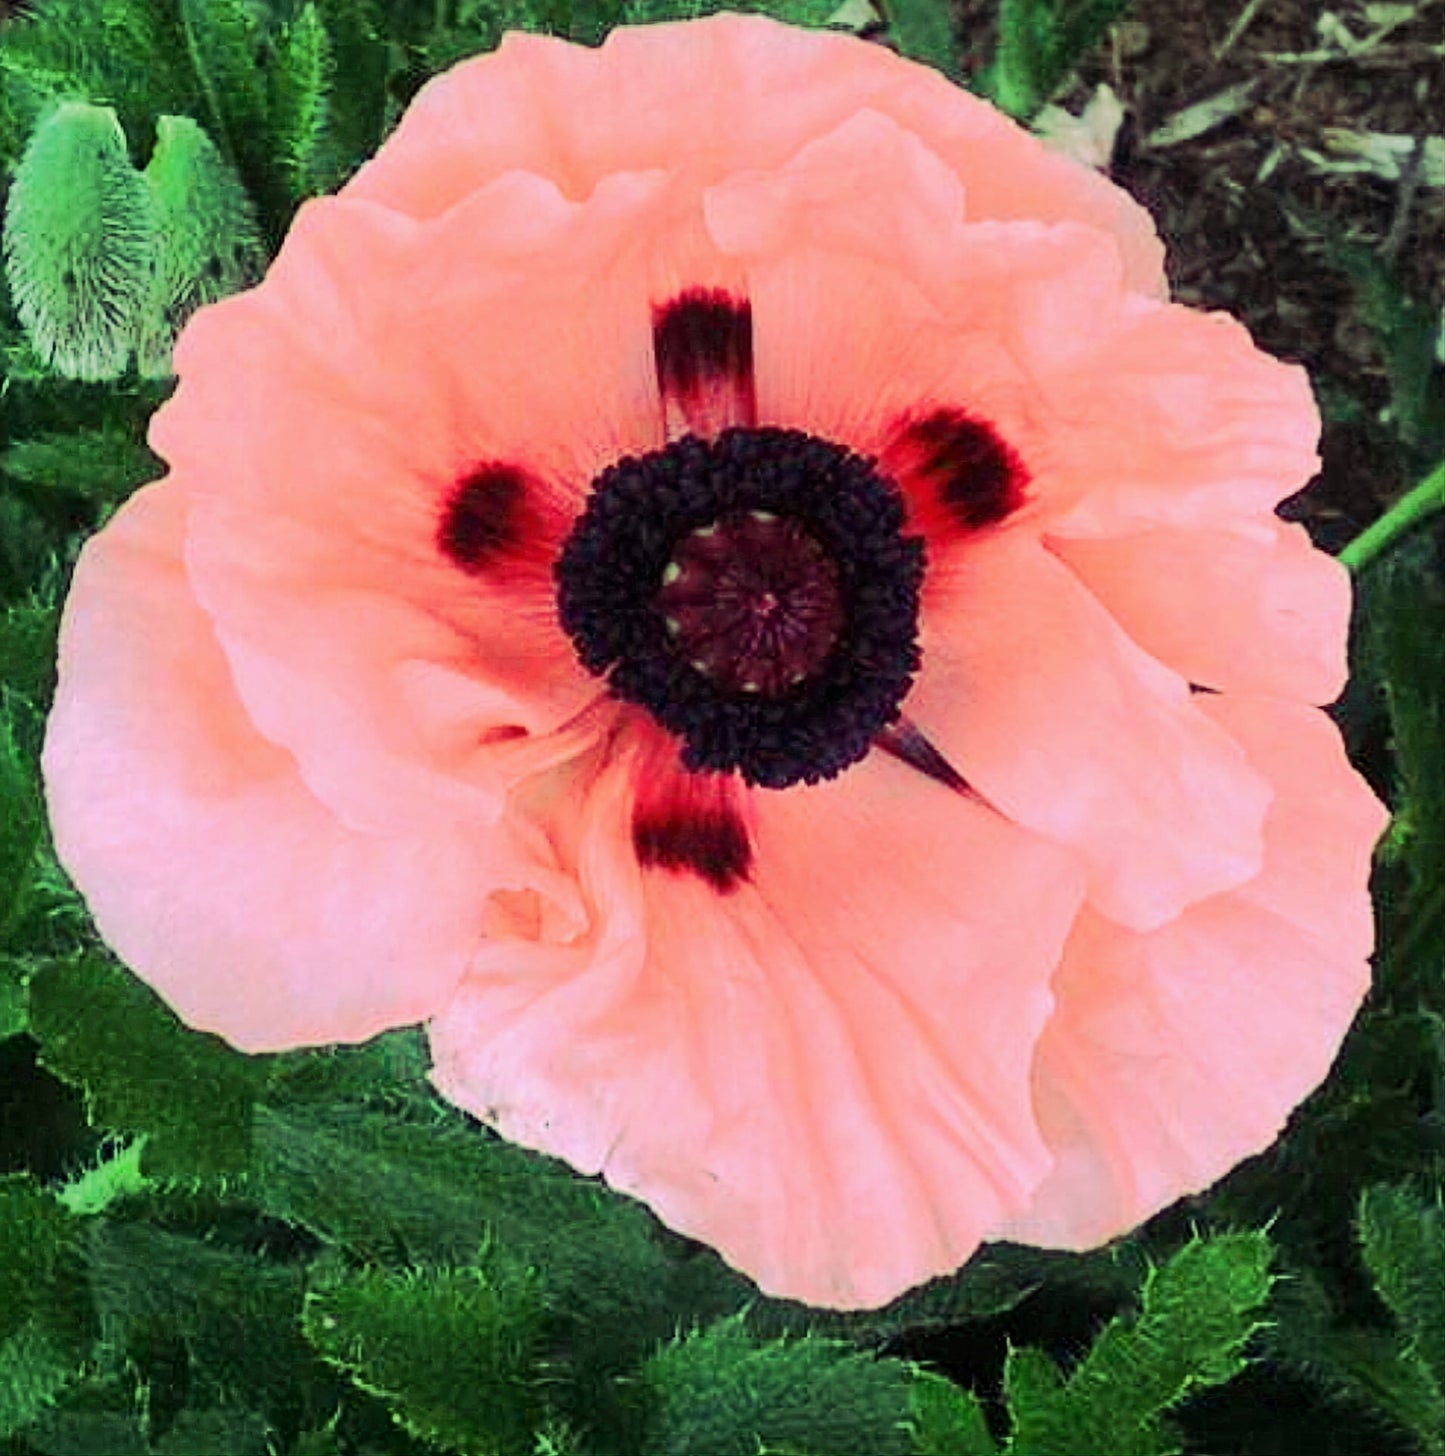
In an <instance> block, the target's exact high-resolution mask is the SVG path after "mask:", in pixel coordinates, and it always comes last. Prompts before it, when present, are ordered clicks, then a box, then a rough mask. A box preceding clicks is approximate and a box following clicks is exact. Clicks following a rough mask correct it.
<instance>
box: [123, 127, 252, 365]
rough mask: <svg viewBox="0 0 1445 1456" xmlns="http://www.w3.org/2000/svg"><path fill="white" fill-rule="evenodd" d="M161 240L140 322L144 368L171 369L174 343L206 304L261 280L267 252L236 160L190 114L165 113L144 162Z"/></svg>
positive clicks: (156, 225)
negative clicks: (229, 158)
mask: <svg viewBox="0 0 1445 1456" xmlns="http://www.w3.org/2000/svg"><path fill="white" fill-rule="evenodd" d="M145 180H146V184H147V187H148V188H149V193H150V199H151V208H152V215H153V217H154V219H155V228H156V237H157V248H156V260H155V273H154V275H153V277H152V280H151V288H150V290H149V292H148V294H147V297H146V304H145V310H144V315H143V318H142V320H141V324H140V341H139V343H140V368H141V372H142V373H143V374H145V375H146V376H147V377H150V378H159V377H162V376H164V375H168V374H169V373H170V372H171V349H172V347H173V345H174V344H175V341H176V335H177V334H179V333H180V331H181V330H182V329H183V328H184V327H185V325H186V323H187V321H188V320H189V319H190V317H191V315H192V314H193V313H195V311H196V310H197V309H198V308H201V307H203V306H204V305H205V304H208V303H214V302H215V301H216V300H217V299H219V298H225V297H226V296H227V295H228V294H232V293H236V292H239V291H240V290H241V289H243V288H247V287H249V286H250V285H251V284H253V283H255V282H256V281H257V280H258V279H259V278H260V276H261V274H262V273H263V272H264V270H265V264H266V254H265V250H264V248H263V247H262V244H261V235H260V231H259V229H258V227H257V223H256V213H255V209H254V208H253V207H252V205H251V199H250V198H249V197H248V196H247V195H246V190H245V188H244V187H242V186H241V182H240V179H239V178H238V177H237V176H236V173H235V171H234V170H233V168H232V167H231V165H230V163H229V162H227V161H226V159H225V158H224V157H223V156H222V155H221V153H220V152H219V151H218V150H217V148H216V145H215V143H214V142H212V141H211V139H210V137H208V136H207V135H206V133H205V132H204V131H202V130H201V128H200V127H199V126H197V125H196V123H195V122H194V121H192V120H191V119H190V117H188V116H163V117H161V118H160V120H159V122H158V123H157V124H156V148H155V152H154V153H153V154H152V156H151V159H150V163H149V165H148V166H147V167H146V170H145Z"/></svg>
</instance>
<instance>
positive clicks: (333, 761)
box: [152, 174, 666, 829]
mask: <svg viewBox="0 0 1445 1456" xmlns="http://www.w3.org/2000/svg"><path fill="white" fill-rule="evenodd" d="M662 205H664V204H663V203H662V201H661V200H660V196H659V194H658V193H657V190H656V188H655V186H654V185H653V183H652V182H651V181H649V180H648V179H647V178H638V177H629V178H614V179H611V183H610V184H609V185H606V186H603V187H601V188H599V189H598V192H597V194H596V195H594V197H592V198H591V199H589V200H588V202H587V203H586V204H573V203H568V202H566V201H565V200H564V199H562V198H561V197H560V196H559V195H557V194H556V193H555V189H551V190H550V191H549V190H548V186H547V184H543V183H542V182H541V181H540V179H537V178H528V177H525V176H522V175H520V174H513V175H511V176H509V177H506V178H502V179H499V180H498V181H497V182H496V183H494V184H492V186H491V187H490V188H488V189H486V192H485V193H484V194H482V195H479V196H478V197H477V198H474V199H471V200H469V201H468V202H466V203H464V204H461V205H459V206H458V207H457V208H455V209H454V210H453V211H452V213H450V214H448V215H447V216H446V217H443V218H440V219H438V220H436V221H435V222H434V223H431V224H427V225H425V226H423V225H419V224H416V223H414V222H411V221H410V220H408V219H405V218H401V217H399V216H397V215H395V214H390V213H387V212H386V211H385V210H384V209H381V208H378V207H376V206H374V205H372V204H367V203H343V202H336V201H334V200H333V201H331V202H330V203H328V204H327V205H325V206H322V205H320V204H318V205H317V206H316V207H314V208H311V209H303V213H302V215H301V218H300V219H299V220H298V222H297V225H296V227H295V228H294V229H293V231H292V233H291V235H290V236H289V237H288V240H287V244H286V246H285V248H283V250H282V256H281V258H280V260H278V263H277V264H276V267H275V268H274V269H273V271H272V274H271V276H270V277H269V278H268V280H267V283H266V285H265V287H264V288H262V289H259V290H256V291H254V292H253V293H251V294H247V295H242V296H240V297H237V298H234V299H231V300H228V301H227V302H225V303H222V304H220V305H218V306H216V307H215V308H213V309H210V310H207V311H205V312H204V313H203V314H201V315H199V316H198V317H197V319H196V320H195V321H194V322H193V324H192V325H191V327H190V328H189V329H188V330H187V332H186V334H185V336H184V337H183V339H182V340H181V343H180V346H179V348H178V351H177V361H178V368H179V370H180V374H181V384H180V386H179V389H178V392H177V395H176V397H175V399H174V400H173V401H172V402H171V403H170V404H169V405H168V406H167V407H166V408H165V409H164V410H163V411H161V413H160V414H159V415H158V416H157V418H156V422H155V424H154V426H153V429H152V440H153V442H154V444H155V447H156V448H157V450H158V451H160V452H161V453H162V454H163V455H165V456H166V458H167V459H169V460H170V461H171V462H172V463H173V464H175V465H177V466H178V467H184V468H187V469H188V471H189V474H190V476H191V477H193V478H195V479H196V480H197V481H198V485H197V492H198V497H197V502H196V508H195V515H194V518H193V522H192V527H191V531H190V536H189V539H188V542H187V560H188V564H189V566H190V568H191V571H192V575H193V578H194V579H195V581H196V583H197V591H198V593H199V595H200V597H201V600H202V605H203V606H204V607H205V608H206V610H207V611H208V612H209V613H211V615H212V616H213V617H214V619H215V621H216V624H217V632H218V635H219V638H220V641H221V644H222V646H223V648H224V649H225V651H226V653H227V655H228V658H229V659H230V662H231V665H232V669H233V671H234V673H235V676H236V683H237V688H238V690H239V692H240V693H241V696H242V698H243V700H244V701H245V702H246V705H247V707H248V709H249V710H250V711H251V713H252V715H253V717H254V719H255V721H256V723H257V725H258V727H259V728H260V729H261V731H262V732H263V733H265V734H266V736H267V737H269V738H271V739H272V740H273V741H275V742H278V743H281V744H283V745H285V746H286V747H287V748H289V749H290V750H291V751H292V752H293V753H295V754H296V755H297V758H298V761H299V762H300V765H301V769H302V772H303V774H304V775H305V777H306V780H307V782H308V784H310V785H311V787H312V788H313V790H314V791H315V792H317V793H318V794H320V795H321V796H322V797H323V798H324V799H325V800H326V802H327V803H329V804H331V805H332V807H333V808H334V809H335V810H336V811H337V812H338V813H341V814H343V815H344V816H345V817H347V819H348V821H349V822H352V823H355V824H357V825H361V826H366V827H371V828H377V829H389V828H405V827H407V826H412V827H415V826H416V825H418V824H420V823H421V822H424V820H425V819H426V817H427V816H429V815H440V816H442V817H443V818H444V819H448V820H452V821H454V820H456V819H458V818H460V817H463V816H465V815H469V814H472V813H474V812H477V811H478V810H485V806H486V805H487V804H488V803H491V802H492V800H493V799H494V798H495V793H496V786H495V785H494V784H493V783H492V782H491V781H490V778H489V761H488V759H487V758H486V756H485V755H483V756H477V755H474V754H470V753H468V752H466V751H465V749H466V744H467V742H468V740H470V741H471V742H472V743H473V744H474V743H476V742H478V741H481V740H483V739H485V738H486V737H487V736H489V735H491V734H493V733H495V732H496V731H498V730H503V729H505V730H507V731H512V730H515V729H518V728H520V729H521V730H523V731H525V732H527V733H534V734H546V733H548V732H550V731H551V730H552V729H554V728H556V727H558V726H560V725H561V724H563V723H565V722H567V721H568V720H570V719H571V718H572V717H573V716H574V715H575V714H577V713H578V712H579V711H581V710H582V709H583V708H585V706H586V705H587V704H588V703H589V702H590V701H592V700H593V699H595V698H596V697H597V696H598V694H599V693H600V692H601V690H602V689H601V686H600V685H599V684H598V683H597V682H596V680H595V679H593V678H592V677H591V676H590V675H589V674H587V673H586V672H585V671H584V670H583V669H582V668H581V667H580V665H579V664H578V663H577V661H576V658H575V654H574V653H573V651H572V648H571V645H570V643H569V642H568V641H567V639H566V637H565V635H564V634H563V633H562V632H561V630H560V629H559V627H558V626H557V624H556V617H555V586H554V583H553V581H552V578H551V561H552V559H553V557H554V556H555V553H556V550H557V549H558V547H559V546H560V544H561V542H562V540H564V539H565V536H566V533H567V531H568V530H569V529H570V525H571V521H572V516H573V514H574V513H575V511H576V509H577V507H578V505H579V504H580V501H581V500H582V498H583V496H584V494H585V491H586V488H587V486H588V484H589V483H590V480H591V477H592V474H594V473H595V472H596V471H597V470H599V469H600V468H602V466H603V465H604V464H606V463H609V462H610V460H611V459H613V458H614V457H615V455H616V454H617V453H619V452H623V453H625V452H627V451H631V450H646V449H650V448H655V447H656V446H657V445H659V444H661V443H662V439H663V435H662V416H661V408H660V404H659V401H658V394H657V384H656V376H655V373H654V368H653V361H652V357H651V349H650V328H649V312H648V301H647V300H648V295H649V279H651V278H652V277H653V275H654V271H655V267H656V261H657V258H656V255H657V254H658V253H659V252H662V251H665V241H662V240H660V235H659V232H658V231H657V229H651V230H649V220H655V217H654V212H653V210H652V209H654V207H656V206H662ZM665 232H666V229H665V228H663V229H662V233H663V234H665ZM643 239H645V240H646V241H642V240H643ZM518 259H520V260H521V261H520V262H519V261H518ZM464 265H465V266H464ZM484 265H485V266H484ZM603 273H608V274H610V276H614V277H616V278H619V279H620V280H621V281H620V282H619V284H618V286H617V287H616V288H611V287H609V288H606V289H599V288H596V287H595V279H596V277H597V276H599V275H600V274H603ZM629 280H630V283H631V286H628V283H629ZM518 339H525V340H526V353H525V356H523V357H521V358H520V359H519V356H518V354H517V350H516V342H517V340H518ZM499 481H500V482H502V484H503V485H505V486H506V487H507V489H508V490H509V491H510V492H511V496H512V498H511V500H510V504H509V505H508V508H507V509H508V516H507V519H506V520H505V521H503V520H502V519H501V517H500V516H498V515H497V514H496V511H497V509H498V507H497V506H496V504H495V500H494V501H493V503H492V504H491V505H488V503H487V496H486V494H485V492H486V491H487V490H491V491H493V492H494V493H495V491H496V490H498V489H499V488H500V487H499V486H498V482H499ZM488 482H490V484H488ZM468 492H470V493H471V494H468ZM338 502H344V503H345V507H344V509H338ZM489 512H491V514H489ZM417 663H429V664H440V665H442V666H443V667H451V668H452V669H454V671H453V690H452V691H449V692H447V693H445V694H442V695H440V696H438V695H435V694H432V695H430V696H428V697H427V700H426V702H425V703H424V704H423V705H421V706H420V707H418V706H417V705H416V704H415V702H414V700H413V699H414V694H413V693H412V692H410V691H407V692H403V691H399V688H398V681H397V679H398V677H399V676H402V677H406V678H407V680H408V682H409V683H412V684H413V685H415V683H416V681H417V680H418V677H419V675H418V673H417V672H416V670H415V666H414V665H415V664H417ZM420 676H422V677H425V676H430V677H431V678H435V676H436V674H435V673H434V672H432V673H430V674H427V673H423V674H420ZM466 678H470V679H471V682H470V684H468V683H467V682H466V681H464V679H466ZM448 707H450V708H452V709H454V710H455V712H454V715H453V716H452V718H451V719H450V721H434V720H435V719H436V714H437V712H439V711H441V710H443V709H446V708H448ZM419 713H420V714H421V715H422V717H424V718H426V719H427V721H420V720H419V718H418V716H417V715H418V714H419ZM438 740H444V741H445V742H446V743H448V744H450V745H453V746H454V747H455V748H456V750H457V751H456V752H455V753H452V752H448V753H443V754H440V755H439V754H438V751H437V749H436V746H435V745H436V742H437V741H438Z"/></svg>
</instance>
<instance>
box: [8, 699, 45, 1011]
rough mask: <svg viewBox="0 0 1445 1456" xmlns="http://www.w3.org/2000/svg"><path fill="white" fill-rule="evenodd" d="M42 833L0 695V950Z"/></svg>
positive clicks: (39, 811) (17, 913)
mask: <svg viewBox="0 0 1445 1456" xmlns="http://www.w3.org/2000/svg"><path fill="white" fill-rule="evenodd" d="M43 833H44V809H43V807H42V805H41V803H40V795H39V792H38V790H37V788H36V784H35V780H34V778H33V776H32V773H31V768H30V766H29V765H28V764H27V763H26V762H25V760H24V758H23V756H22V754H21V751H20V745H19V744H18V743H17V742H16V739H15V734H14V731H13V730H12V728H11V715H10V713H9V712H7V711H6V710H5V705H4V700H3V698H0V950H4V949H6V948H7V947H8V945H9V943H10V937H11V934H12V932H13V930H14V928H15V926H16V925H17V923H18V922H19V920H20V917H21V916H22V915H23V914H24V912H25V904H26V898H27V896H28V894H29V892H30V885H31V880H32V877H33V873H34V865H35V854H36V851H37V850H38V849H39V847H40V843H41V840H42V837H43ZM22 1024H23V1023H22ZM5 1027H6V1017H5V1006H4V999H3V997H0V1036H9V1035H11V1034H12V1030H6V1029H5ZM18 1029H19V1028H18V1027H15V1028H13V1030H18Z"/></svg>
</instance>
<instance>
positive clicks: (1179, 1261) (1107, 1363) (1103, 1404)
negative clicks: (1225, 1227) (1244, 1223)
mask: <svg viewBox="0 0 1445 1456" xmlns="http://www.w3.org/2000/svg"><path fill="white" fill-rule="evenodd" d="M1270 1257H1271V1250H1270V1245H1269V1241H1268V1240H1267V1239H1266V1238H1265V1236H1264V1235H1263V1234H1252V1233H1251V1234H1223V1235H1219V1236H1217V1237H1215V1238H1212V1239H1209V1240H1197V1241H1195V1242H1193V1243H1190V1244H1187V1245H1186V1246H1185V1247H1184V1248H1182V1249H1181V1250H1180V1251H1179V1252H1178V1253H1177V1254H1175V1255H1174V1256H1173V1258H1171V1259H1170V1260H1169V1262H1168V1263H1167V1264H1165V1265H1163V1266H1162V1267H1161V1268H1158V1269H1156V1270H1154V1271H1152V1272H1151V1274H1150V1276H1149V1278H1148V1279H1147V1280H1146V1281H1145V1284H1144V1290H1143V1295H1142V1299H1143V1309H1142V1311H1141V1313H1140V1314H1139V1316H1138V1318H1137V1320H1132V1321H1131V1320H1127V1319H1123V1318H1117V1319H1114V1320H1112V1321H1111V1322H1110V1323H1109V1325H1108V1326H1107V1327H1106V1328H1105V1330H1104V1332H1103V1333H1102V1334H1101V1335H1100V1336H1099V1338H1098V1339H1097V1340H1096V1341H1095V1342H1094V1344H1093V1346H1092V1347H1091V1348H1090V1350H1089V1353H1088V1354H1087V1355H1086V1356H1085V1357H1084V1359H1083V1361H1082V1362H1081V1363H1080V1364H1079V1366H1078V1368H1077V1369H1076V1370H1075V1371H1074V1372H1073V1374H1072V1375H1071V1376H1070V1377H1069V1379H1068V1381H1067V1383H1066V1384H1065V1385H1064V1386H1063V1388H1062V1389H1058V1388H1057V1387H1054V1386H1053V1376H1052V1375H1050V1374H1049V1372H1048V1370H1047V1369H1046V1368H1045V1367H1044V1366H1043V1365H1041V1364H1040V1363H1039V1360H1038V1356H1037V1353H1030V1352H1025V1351H1015V1352H1012V1353H1011V1356H1010V1360H1009V1363H1008V1366H1007V1367H1006V1371H1005V1389H1006V1392H1007V1395H1008V1399H1009V1409H1010V1415H1011V1416H1012V1418H1013V1422H1014V1444H1013V1452H1014V1456H1055V1453H1057V1456H1173V1453H1175V1452H1178V1451H1180V1450H1182V1449H1183V1448H1182V1445H1181V1443H1180V1441H1179V1438H1178V1436H1177V1434H1175V1433H1174V1432H1173V1431H1172V1430H1171V1429H1170V1427H1169V1426H1168V1425H1167V1424H1166V1423H1165V1422H1164V1421H1163V1420H1162V1419H1161V1417H1162V1415H1163V1413H1164V1412H1165V1411H1167V1410H1169V1409H1170V1408H1171V1407H1173V1406H1175V1405H1177V1404H1178V1403H1179V1402H1180V1401H1182V1400H1183V1399H1184V1398H1185V1397H1186V1396H1187V1395H1189V1394H1190V1393H1191V1392H1193V1391H1195V1390H1197V1389H1201V1388H1203V1387H1206V1386H1211V1385H1222V1384H1224V1383H1225V1382H1226V1381H1228V1380H1231V1379H1232V1378H1233V1377H1234V1376H1235V1375H1236V1374H1238V1373H1239V1372H1240V1371H1241V1370H1242V1369H1243V1368H1244V1365H1245V1360H1244V1355H1243V1347H1244V1344H1245V1342H1246V1341H1247V1340H1248V1339H1249V1337H1250V1336H1251V1335H1252V1334H1253V1333H1254V1332H1255V1330H1256V1329H1258V1328H1259V1326H1260V1324H1261V1315H1260V1311H1261V1308H1262V1306H1263V1304H1264V1302H1265V1300H1266V1299H1267V1298H1268V1295H1269V1289H1270V1275H1269V1261H1270ZM1061 1443H1063V1444H1061Z"/></svg>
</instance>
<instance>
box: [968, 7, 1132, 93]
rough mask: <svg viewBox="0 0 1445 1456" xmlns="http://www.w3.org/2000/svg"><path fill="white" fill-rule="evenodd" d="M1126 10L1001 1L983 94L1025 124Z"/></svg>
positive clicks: (1120, 8)
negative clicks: (993, 51)
mask: <svg viewBox="0 0 1445 1456" xmlns="http://www.w3.org/2000/svg"><path fill="white" fill-rule="evenodd" d="M1128 8H1129V0H1000V5H999V21H998V25H999V38H998V51H997V53H996V55H995V56H994V59H993V62H992V64H991V65H990V66H989V68H988V71H987V72H986V73H985V75H984V77H983V78H982V86H983V90H984V91H985V93H986V94H987V95H988V96H989V97H990V98H991V99H992V100H993V101H994V103H995V104H996V105H998V106H999V107H1000V108H1001V109H1002V110H1004V111H1006V112H1008V114H1009V115H1010V116H1013V117H1017V118H1018V119H1019V120H1020V121H1027V120H1028V119H1029V118H1030V117H1032V116H1033V115H1034V113H1035V112H1036V111H1038V109H1039V108H1040V107H1041V106H1043V104H1044V103H1045V102H1046V101H1047V100H1048V99H1049V97H1050V96H1052V95H1053V94H1054V92H1055V91H1057V90H1058V88H1059V87H1060V86H1061V85H1062V84H1063V82H1064V81H1065V79H1066V78H1067V76H1068V74H1069V72H1070V71H1071V70H1072V69H1073V68H1074V66H1075V65H1077V63H1078V62H1079V61H1080V60H1081V59H1082V58H1083V56H1084V55H1085V53H1086V52H1087V51H1089V50H1090V49H1091V48H1092V47H1093V46H1094V45H1095V44H1096V43H1097V42H1098V41H1099V39H1100V38H1101V37H1102V36H1103V34H1104V32H1105V31H1106V30H1107V29H1108V27H1109V26H1110V25H1111V24H1113V22H1114V21H1115V20H1117V19H1118V18H1119V16H1121V15H1122V14H1123V13H1124V11H1125V10H1127V9H1128Z"/></svg>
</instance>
